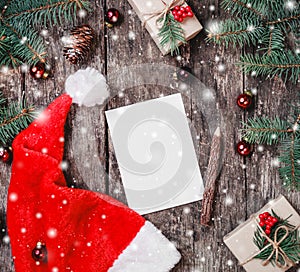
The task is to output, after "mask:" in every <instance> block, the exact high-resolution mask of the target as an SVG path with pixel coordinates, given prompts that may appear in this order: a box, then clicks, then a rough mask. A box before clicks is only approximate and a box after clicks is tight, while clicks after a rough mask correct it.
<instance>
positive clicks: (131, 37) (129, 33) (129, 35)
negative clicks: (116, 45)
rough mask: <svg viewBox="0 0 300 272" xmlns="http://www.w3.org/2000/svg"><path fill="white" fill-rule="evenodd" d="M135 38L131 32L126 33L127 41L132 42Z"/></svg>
mask: <svg viewBox="0 0 300 272" xmlns="http://www.w3.org/2000/svg"><path fill="white" fill-rule="evenodd" d="M135 36H136V35H135V33H134V32H133V31H129V32H128V39H129V40H132V41H133V40H135Z"/></svg>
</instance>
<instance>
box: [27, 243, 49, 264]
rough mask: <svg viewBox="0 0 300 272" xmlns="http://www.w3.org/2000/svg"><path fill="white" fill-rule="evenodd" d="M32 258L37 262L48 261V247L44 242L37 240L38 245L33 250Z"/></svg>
mask: <svg viewBox="0 0 300 272" xmlns="http://www.w3.org/2000/svg"><path fill="white" fill-rule="evenodd" d="M31 255H32V258H33V259H34V260H35V261H36V262H43V263H45V262H47V248H46V245H45V244H44V243H42V242H37V244H36V247H35V248H34V249H33V250H32V253H31Z"/></svg>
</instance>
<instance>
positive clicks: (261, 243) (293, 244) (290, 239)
mask: <svg viewBox="0 0 300 272" xmlns="http://www.w3.org/2000/svg"><path fill="white" fill-rule="evenodd" d="M272 216H273V217H275V218H277V220H278V222H277V223H276V225H274V227H273V228H272V229H271V234H270V236H269V237H270V238H271V239H272V240H273V241H274V239H275V238H274V235H275V232H276V229H277V228H278V227H280V226H286V227H287V228H288V229H289V235H288V236H287V238H286V239H284V240H283V241H282V242H281V243H280V245H279V246H280V248H281V249H282V250H283V251H284V252H285V254H286V255H287V257H288V258H289V259H290V260H291V261H292V262H294V263H297V262H299V261H300V254H299V252H300V240H299V237H300V233H299V230H298V229H297V228H295V226H293V225H291V224H290V223H289V220H288V219H289V217H290V216H289V217H288V218H286V219H282V218H280V217H279V216H278V215H277V214H276V213H275V212H274V211H273V210H272ZM264 228H265V227H263V230H264ZM285 233H286V232H285V230H283V229H280V230H279V231H278V233H277V241H280V240H281V238H282V237H283V236H284V235H285ZM253 242H254V244H255V245H256V246H257V247H258V249H259V250H262V249H263V248H264V247H265V246H266V245H267V244H268V241H267V239H266V238H265V237H264V236H263V235H262V231H261V229H260V228H257V230H256V231H255V233H254V238H253ZM272 252H273V247H272V246H269V247H267V248H266V249H265V250H263V251H262V252H261V253H259V254H258V255H256V256H255V259H260V260H267V259H268V258H269V256H270V255H271V254H272ZM275 258H276V254H273V255H272V258H271V259H270V263H271V264H272V265H273V266H275ZM278 261H279V263H280V264H281V265H284V264H285V262H284V260H283V258H282V256H281V254H279V256H278Z"/></svg>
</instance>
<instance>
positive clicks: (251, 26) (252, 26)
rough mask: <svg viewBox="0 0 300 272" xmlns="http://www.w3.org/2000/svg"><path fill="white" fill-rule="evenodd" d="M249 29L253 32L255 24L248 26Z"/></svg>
mask: <svg viewBox="0 0 300 272" xmlns="http://www.w3.org/2000/svg"><path fill="white" fill-rule="evenodd" d="M247 30H248V31H249V32H253V31H254V30H255V26H254V25H249V26H248V27H247Z"/></svg>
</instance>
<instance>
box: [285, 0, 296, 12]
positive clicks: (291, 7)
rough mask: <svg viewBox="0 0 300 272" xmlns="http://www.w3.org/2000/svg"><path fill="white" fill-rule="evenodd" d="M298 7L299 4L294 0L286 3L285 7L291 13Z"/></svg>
mask: <svg viewBox="0 0 300 272" xmlns="http://www.w3.org/2000/svg"><path fill="white" fill-rule="evenodd" d="M297 6H298V4H297V2H296V1H294V0H289V1H287V2H285V4H284V7H285V8H286V9H288V10H290V11H292V10H294V9H296V8H297Z"/></svg>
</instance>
